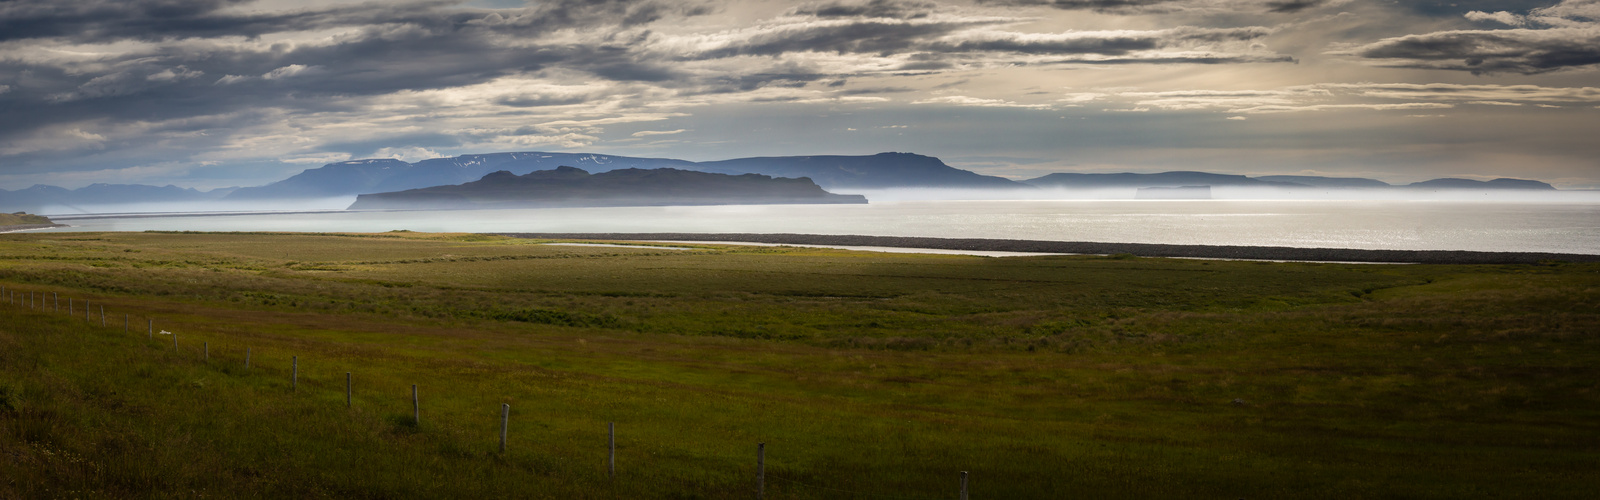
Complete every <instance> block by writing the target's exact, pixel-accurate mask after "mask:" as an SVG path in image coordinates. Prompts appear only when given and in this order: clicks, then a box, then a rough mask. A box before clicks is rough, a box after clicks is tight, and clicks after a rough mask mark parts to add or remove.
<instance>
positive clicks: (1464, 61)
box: [1353, 29, 1600, 74]
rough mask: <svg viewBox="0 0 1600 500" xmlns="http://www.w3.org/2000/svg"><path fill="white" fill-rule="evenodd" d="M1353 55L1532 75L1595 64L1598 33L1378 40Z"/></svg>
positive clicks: (1599, 57) (1396, 63)
mask: <svg viewBox="0 0 1600 500" xmlns="http://www.w3.org/2000/svg"><path fill="white" fill-rule="evenodd" d="M1353 54H1354V55H1356V56H1359V57H1363V58H1367V59H1375V60H1379V64H1382V65H1384V66H1391V67H1405V68H1427V69H1451V70H1463V71H1470V72H1473V73H1476V74H1485V73H1522V74H1535V73H1545V72H1549V71H1555V70H1559V69H1566V68H1576V67H1583V66H1592V65H1596V64H1600V32H1596V31H1595V30H1592V29H1591V30H1556V29H1551V30H1493V31H1445V32H1437V33H1427V34H1422V35H1410V36H1403V37H1397V38H1390V39H1386V40H1381V41H1378V42H1376V43H1372V44H1369V45H1366V46H1363V47H1360V48H1358V49H1356V50H1354V51H1353Z"/></svg>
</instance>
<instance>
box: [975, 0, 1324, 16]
mask: <svg viewBox="0 0 1600 500" xmlns="http://www.w3.org/2000/svg"><path fill="white" fill-rule="evenodd" d="M977 3H979V4H981V5H997V6H1012V7H1050V8H1055V9H1061V10H1088V11H1094V12H1100V13H1106V14H1129V15H1132V14H1161V13H1170V12H1186V11H1200V12H1216V13H1244V12H1256V13H1272V14H1293V13H1298V12H1301V11H1304V10H1309V9H1313V8H1316V7H1321V6H1323V5H1327V4H1330V3H1335V2H1334V1H1333V0H1233V1H1218V0H977Z"/></svg>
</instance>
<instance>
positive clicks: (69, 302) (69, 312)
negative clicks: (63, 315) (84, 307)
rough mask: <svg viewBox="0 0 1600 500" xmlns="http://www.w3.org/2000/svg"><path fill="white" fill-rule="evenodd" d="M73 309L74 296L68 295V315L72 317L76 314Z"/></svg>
mask: <svg viewBox="0 0 1600 500" xmlns="http://www.w3.org/2000/svg"><path fill="white" fill-rule="evenodd" d="M72 310H73V309H72V297H67V316H68V317H71V316H73V315H74V313H73V312H72Z"/></svg>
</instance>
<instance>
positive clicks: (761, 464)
mask: <svg viewBox="0 0 1600 500" xmlns="http://www.w3.org/2000/svg"><path fill="white" fill-rule="evenodd" d="M766 494H767V443H756V500H761V499H762V498H763V497H764V496H765V495H766Z"/></svg>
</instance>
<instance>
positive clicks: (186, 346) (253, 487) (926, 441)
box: [0, 233, 1600, 498]
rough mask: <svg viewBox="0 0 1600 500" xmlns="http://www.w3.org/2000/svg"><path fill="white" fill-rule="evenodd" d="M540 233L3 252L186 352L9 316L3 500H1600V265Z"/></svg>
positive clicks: (1, 414) (2, 409)
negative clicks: (601, 238) (611, 468)
mask: <svg viewBox="0 0 1600 500" xmlns="http://www.w3.org/2000/svg"><path fill="white" fill-rule="evenodd" d="M536 243H538V242H527V241H519V240H508V239H502V238H494V237H482V236H475V235H474V236H463V235H433V234H423V233H389V234H383V235H281V234H208V233H199V234H161V233H109V234H87V235H85V234H33V235H8V236H3V237H0V256H4V257H0V284H4V285H5V286H6V287H8V288H23V289H30V290H35V291H53V292H59V293H61V294H62V295H63V296H66V297H76V298H88V299H90V300H91V301H93V302H94V303H97V304H105V305H107V311H108V313H111V314H113V315H121V314H123V313H131V314H132V315H133V321H132V323H133V324H134V325H135V326H142V325H144V318H149V317H153V318H155V321H156V323H157V328H158V329H165V330H171V331H179V332H181V335H182V337H181V339H180V347H179V349H177V350H174V349H173V348H172V345H171V342H170V339H163V338H160V337H159V336H158V337H157V339H156V340H154V341H151V340H148V339H147V337H146V335H145V334H144V332H143V330H142V329H140V328H135V329H134V330H135V332H134V333H132V334H126V335H125V334H123V333H122V328H121V325H117V324H116V322H114V321H113V322H112V324H113V326H112V327H108V328H99V327H98V326H97V325H98V322H94V323H89V322H85V321H84V320H83V318H68V317H66V315H65V314H61V315H54V314H47V313H41V312H37V311H34V312H29V311H27V310H26V309H23V308H21V307H18V306H13V305H0V317H3V318H4V322H3V323H0V325H3V326H0V497H4V498H11V497H16V498H54V497H112V498H120V497H191V496H193V497H198V496H219V497H264V498H281V497H338V498H347V497H351V498H395V497H404V498H410V497H455V496H460V497H467V496H472V497H479V496H488V495H494V496H505V497H542V498H749V497H751V496H752V495H753V491H752V488H753V474H754V457H753V454H754V445H755V443H756V442H766V443H768V449H767V450H768V451H767V467H768V469H767V470H768V473H769V478H768V481H767V485H768V489H767V494H768V497H769V498H883V497H898V498H953V497H954V495H955V486H956V484H957V478H958V473H959V471H962V470H966V471H970V472H971V473H972V486H973V490H974V492H975V496H976V497H982V498H1061V497H1069V496H1088V497H1103V498H1149V497H1167V498H1170V497H1229V498H1238V497H1246V498H1261V497H1295V498H1302V497H1303V498H1350V497H1374V496H1379V497H1418V498H1473V497H1494V496H1501V497H1504V496H1513V497H1519V496H1541V497H1551V498H1582V497H1587V496H1589V495H1590V494H1592V485H1593V484H1596V483H1597V482H1600V472H1597V471H1600V468H1597V465H1600V458H1597V457H1600V424H1597V423H1596V422H1600V418H1597V417H1600V382H1597V380H1600V377H1596V375H1600V368H1597V366H1600V364H1597V361H1600V342H1597V339H1596V332H1600V287H1597V286H1596V285H1600V266H1594V265H1565V264H1556V265H1544V266H1454V267H1452V266H1360V265H1333V264H1263V263H1248V262H1222V261H1185V260H1169V259H1142V258H1134V259H1128V258H1116V257H1113V258H1106V257H1048V258H1022V259H1012V258H1007V259H990V258H975V257H961V256H922V255H883V254H868V253H857V252H843V251H833V250H825V249H809V248H805V249H802V248H760V249H743V248H739V247H721V246H716V247H707V248H706V249H705V250H701V251H695V252H682V251H673V252H661V251H654V250H651V249H649V248H638V249H634V248H622V249H619V248H596V247H550V246H542V245H537V244H536ZM201 342H210V345H211V359H210V360H209V361H203V360H201V359H200V354H199V351H198V347H199V345H200V343H201ZM246 347H249V348H251V349H252V353H253V355H252V361H251V367H250V369H248V370H245V369H244V368H243V366H242V358H243V352H244V349H245V348H246ZM290 356H298V357H299V359H300V382H299V384H300V385H299V389H298V391H294V392H291V391H290V390H289V383H290V382H289V358H290ZM345 372H352V373H353V374H354V380H355V391H354V404H353V405H352V407H350V408H346V407H345V402H344V373H345ZM411 384H418V385H419V386H420V387H421V391H420V392H421V407H422V422H421V424H420V425H417V424H416V423H415V422H414V421H413V420H412V408H411V399H410V387H411ZM502 403H508V404H510V405H511V407H512V417H511V443H510V450H509V451H508V452H507V453H505V454H500V453H498V452H497V451H496V450H497V446H498V429H499V427H498V426H499V408H500V404H502ZM606 422H617V423H618V431H619V432H618V433H619V439H618V444H619V459H618V465H619V467H618V468H619V475H618V477H617V478H616V479H615V480H609V479H607V478H606V476H605V466H604V461H605V423H606Z"/></svg>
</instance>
